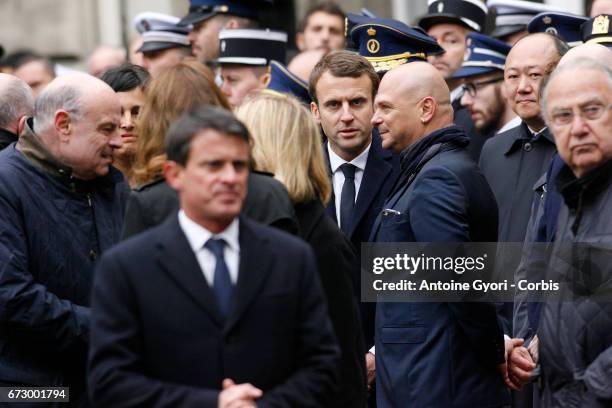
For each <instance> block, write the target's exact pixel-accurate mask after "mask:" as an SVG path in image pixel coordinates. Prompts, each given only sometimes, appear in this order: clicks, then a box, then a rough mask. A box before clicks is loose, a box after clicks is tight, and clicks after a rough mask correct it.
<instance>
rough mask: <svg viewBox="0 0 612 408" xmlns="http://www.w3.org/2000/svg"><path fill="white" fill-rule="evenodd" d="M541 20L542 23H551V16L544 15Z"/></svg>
mask: <svg viewBox="0 0 612 408" xmlns="http://www.w3.org/2000/svg"><path fill="white" fill-rule="evenodd" d="M542 22H543V23H544V24H550V23H552V18H550V17H548V16H546V17H544V18H543V19H542Z"/></svg>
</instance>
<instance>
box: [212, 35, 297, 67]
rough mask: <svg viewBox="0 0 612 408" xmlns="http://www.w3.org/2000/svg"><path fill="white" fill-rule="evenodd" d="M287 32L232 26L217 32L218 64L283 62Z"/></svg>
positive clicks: (262, 64)
mask: <svg viewBox="0 0 612 408" xmlns="http://www.w3.org/2000/svg"><path fill="white" fill-rule="evenodd" d="M286 54H287V33H285V32H282V31H272V30H268V29H250V28H234V29H224V30H221V32H219V58H217V60H216V62H217V63H218V64H243V65H253V66H267V65H270V62H271V61H273V60H274V61H279V62H281V63H285V59H286Z"/></svg>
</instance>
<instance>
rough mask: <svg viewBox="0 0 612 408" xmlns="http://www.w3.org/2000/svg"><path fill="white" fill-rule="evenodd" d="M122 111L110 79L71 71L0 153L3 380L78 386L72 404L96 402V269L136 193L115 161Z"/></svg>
mask: <svg viewBox="0 0 612 408" xmlns="http://www.w3.org/2000/svg"><path fill="white" fill-rule="evenodd" d="M119 113H120V104H119V99H118V98H117V95H116V94H115V92H114V91H113V90H112V89H111V88H110V87H109V86H108V85H106V84H105V83H104V82H102V81H100V80H98V79H96V78H93V77H91V76H89V75H85V74H71V75H67V76H63V77H61V78H58V79H56V80H54V81H53V82H52V83H51V84H49V85H48V87H47V88H46V89H45V91H43V92H42V93H41V94H40V95H39V96H38V99H37V100H36V109H35V112H34V117H33V119H29V120H28V121H27V123H26V125H25V128H24V131H23V132H22V133H21V136H20V138H19V141H18V142H17V143H14V144H12V145H10V146H9V147H7V148H6V149H4V150H2V152H0V203H1V204H0V205H1V206H2V211H0V230H1V231H2V233H0V265H2V266H1V267H0V350H2V352H1V353H0V354H1V355H2V357H1V358H0V384H1V385H3V386H9V385H13V386H14V385H21V386H29V387H34V386H37V387H49V386H53V387H60V386H63V387H70V405H71V406H86V405H87V398H86V393H85V363H86V357H87V346H88V343H89V317H90V309H89V301H90V292H91V284H92V280H93V269H94V265H95V263H96V261H97V259H98V257H99V256H100V255H101V254H102V253H104V252H105V251H106V250H107V249H109V248H110V247H111V246H113V245H114V244H115V243H117V242H118V241H119V238H120V235H121V227H122V224H123V214H124V209H125V202H126V199H127V194H128V191H129V188H128V185H127V183H126V182H125V179H124V178H123V176H122V175H121V173H119V171H117V170H116V169H114V168H113V167H112V166H110V163H111V160H112V154H113V151H114V150H115V149H117V148H119V147H121V137H120V135H119V121H120V115H119ZM24 404H27V403H24ZM32 405H33V406H38V405H39V404H36V403H33V404H32ZM58 405H60V406H62V405H64V404H62V403H58ZM25 406H27V405H25Z"/></svg>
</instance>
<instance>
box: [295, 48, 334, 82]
mask: <svg viewBox="0 0 612 408" xmlns="http://www.w3.org/2000/svg"><path fill="white" fill-rule="evenodd" d="M326 53H327V50H325V49H316V50H309V51H303V52H300V53H299V54H298V55H296V56H295V57H293V59H292V60H291V62H290V63H289V65H288V66H287V68H288V69H289V71H290V72H291V73H292V74H294V75H296V76H297V77H299V78H301V79H303V80H304V81H306V82H308V79H309V78H310V74H311V73H312V70H313V69H314V67H315V65H317V62H319V61H320V60H321V58H323V56H324V55H325V54H326Z"/></svg>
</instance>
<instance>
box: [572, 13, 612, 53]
mask: <svg viewBox="0 0 612 408" xmlns="http://www.w3.org/2000/svg"><path fill="white" fill-rule="evenodd" d="M610 20H612V16H611V15H609V14H600V15H598V16H595V17H593V18H591V19H589V20H588V21H585V22H584V23H583V24H582V26H581V27H580V31H581V35H582V41H584V42H585V43H597V44H602V45H605V46H606V47H608V48H612V33H611V31H610Z"/></svg>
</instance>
